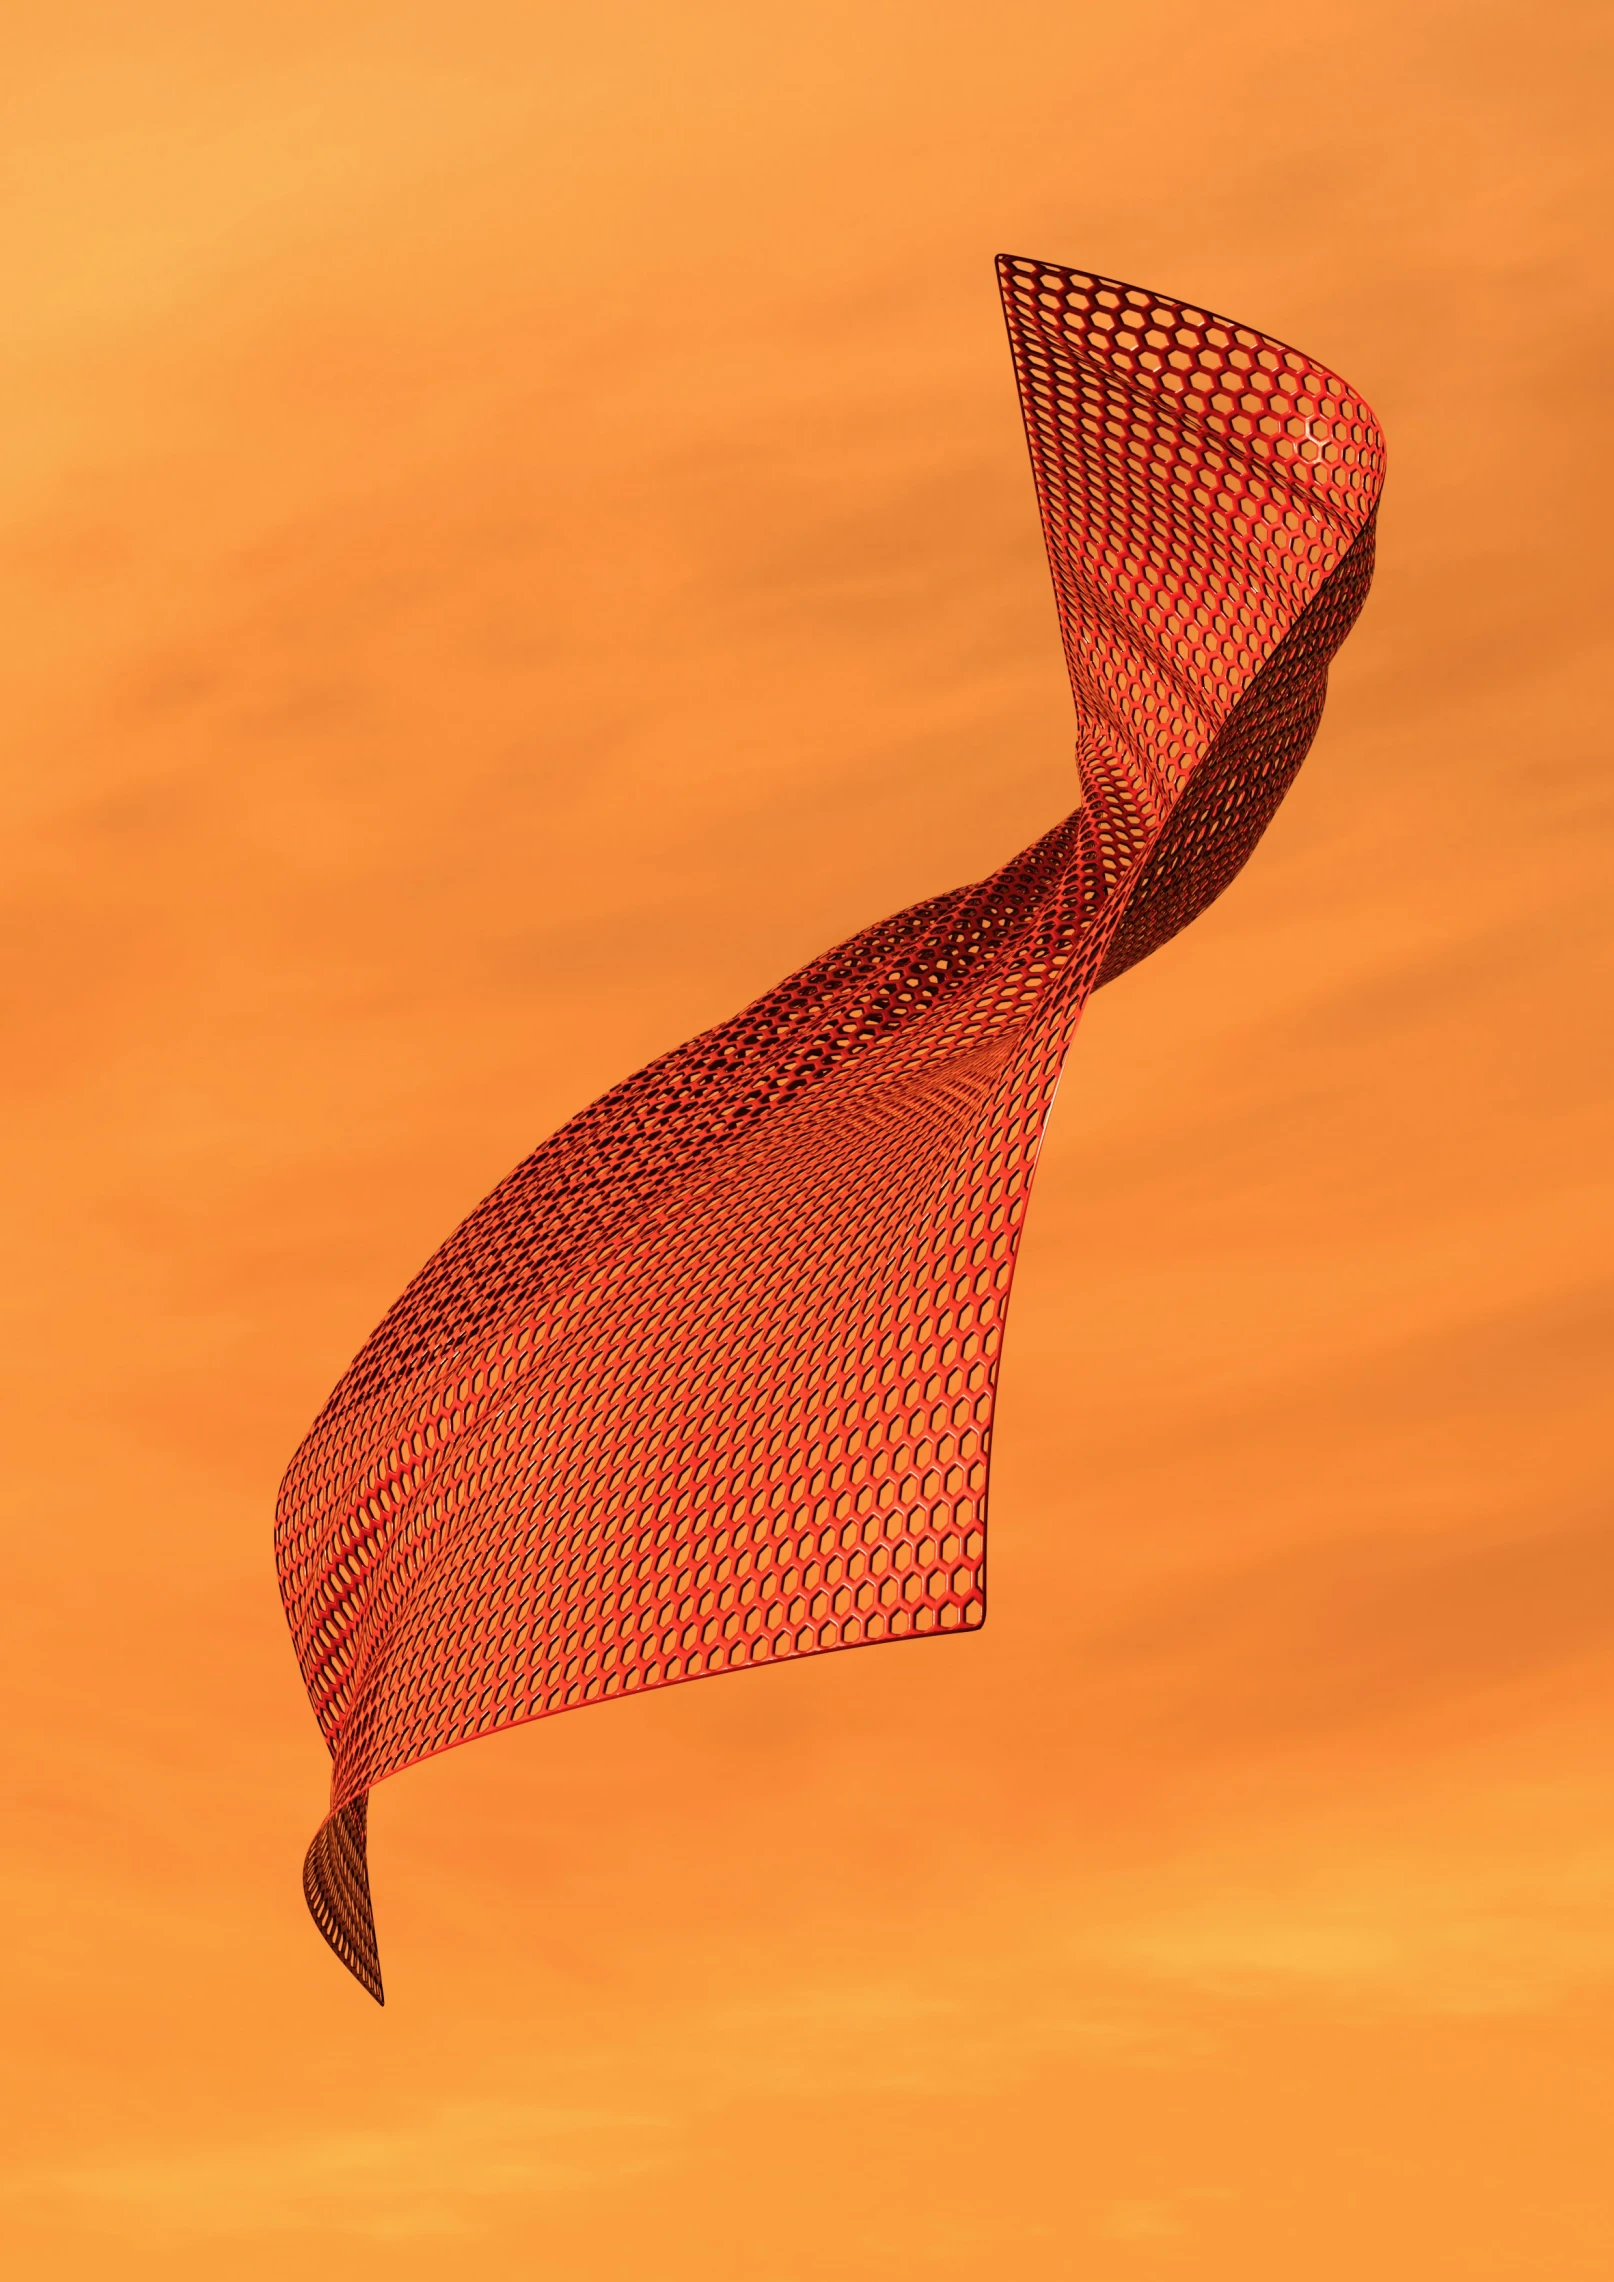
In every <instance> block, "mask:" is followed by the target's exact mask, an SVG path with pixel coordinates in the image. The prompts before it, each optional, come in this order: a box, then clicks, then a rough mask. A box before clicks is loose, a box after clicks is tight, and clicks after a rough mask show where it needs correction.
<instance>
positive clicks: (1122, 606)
mask: <svg viewBox="0 0 1614 2282" xmlns="http://www.w3.org/2000/svg"><path fill="white" fill-rule="evenodd" d="M998 275H999V283H1000V287H1001V291H1002V297H1003V307H1004V312H1005V315H1006V318H1007V323H1008V333H1009V344H1010V349H1011V353H1012V356H1013V360H1014V370H1015V376H1016V380H1017V382H1018V386H1019V393H1020V402H1021V406H1022V409H1023V412H1024V417H1025V427H1026V435H1027V440H1028V442H1029V445H1030V451H1031V464H1032V473H1033V477H1034V480H1035V484H1036V492H1037V501H1038V506H1039V508H1040V511H1041V517H1042V526H1043V531H1044V535H1045V538H1046V541H1047V548H1048V559H1049V563H1050V566H1051V569H1052V572H1053V581H1054V590H1055V596H1056V600H1057V605H1058V612H1059V623H1060V628H1061V632H1062V635H1063V639H1064V646H1065V655H1066V658H1067V661H1068V663H1069V668H1070V679H1071V686H1072V690H1073V692H1074V696H1075V703H1076V723H1077V769H1078V776H1079V781H1080V788H1081V800H1080V805H1079V806H1078V807H1077V808H1076V810H1075V812H1074V813H1073V814H1072V815H1071V816H1069V817H1068V818H1067V819H1066V820H1065V821H1064V822H1063V823H1061V824H1059V825H1057V826H1056V827H1055V828H1054V829H1053V830H1052V831H1051V832H1049V833H1047V834H1046V835H1045V836H1044V837H1043V838H1042V839H1040V840H1038V841H1037V842H1035V844H1034V845H1033V846H1031V847H1029V848H1027V849H1026V850H1025V851H1024V853H1023V854H1021V855H1019V856H1016V857H1015V858H1014V860H1013V861H1012V862H1010V863H1008V864H1006V865H1004V866H1003V868H1002V869H1001V870H1000V871H997V872H994V873H993V874H992V876H991V877H990V878H988V879H984V880H981V881H979V882H978V883H976V884H975V885H973V886H969V887H963V888H959V889H957V890H955V891H954V892H952V893H950V894H947V895H941V896H936V897H933V898H932V899H930V900H929V901H927V902H924V903H920V904H916V905H915V906H913V908H912V909H910V910H907V911H903V912H899V913H898V914H897V915H896V916H895V917H894V918H891V919H887V920H885V921H883V922H881V924H879V925H878V926H875V927H871V928H869V929H868V930H867V931H866V932H864V933H862V934H860V935H857V936H854V937H853V938H852V939H851V940H850V941H849V942H846V943H843V944H841V945H839V946H838V947H837V948H835V949H834V950H831V951H829V952H827V953H825V954H824V956H823V957H822V958H819V959H816V960H815V961H813V963H812V964H811V965H809V966H807V967H804V968H802V970H801V971H800V972H799V973H797V974H794V975H791V976H789V977H788V978H787V979H786V980H785V981H784V982H782V983H780V984H779V986H778V987H777V988H776V989H774V990H771V991H769V992H768V993H767V995H766V996H765V997H763V998H760V999H758V1000H757V1001H756V1003H755V1004H754V1005H752V1006H749V1007H747V1008H746V1009H745V1010H744V1012H743V1013H740V1014H738V1015H736V1016H734V1018H733V1019H732V1020H731V1021H728V1022H725V1023H722V1024H720V1025H719V1026H718V1027H717V1028H716V1029H714V1030H709V1031H707V1032H706V1033H705V1034H704V1035H702V1036H701V1037H698V1038H695V1039H692V1040H691V1041H690V1042H689V1043H688V1044H687V1045H684V1046H681V1047H679V1048H678V1049H677V1050H676V1051H675V1052H673V1053H670V1054H667V1055H665V1056H663V1057H662V1058H661V1059H660V1060H658V1061H655V1062H652V1063H651V1064H650V1065H649V1066H648V1067H647V1068H646V1069H643V1070H641V1071H640V1072H639V1073H638V1074H637V1075H636V1076H634V1077H631V1078H629V1079H628V1080H627V1081H626V1082H625V1083H624V1084H622V1085H619V1086H617V1087H616V1088H615V1089H614V1090H613V1091H612V1092H610V1093H608V1094H606V1095H605V1096H604V1097H603V1099H601V1100H600V1101H598V1102H596V1103H595V1104H594V1105H593V1106H592V1107H591V1108H588V1109H586V1110H584V1111H583V1112H582V1113H581V1114H580V1115H579V1116H577V1117H575V1118H573V1119H572V1120H571V1122H570V1123H569V1124H568V1125H566V1126H564V1127H563V1128H562V1129H561V1130H560V1131H559V1132H558V1133H556V1134H555V1135H554V1136H553V1137H552V1138H551V1139H550V1140H548V1141H546V1142H544V1143H543V1145H542V1146H541V1147H540V1148H538V1149H536V1150H535V1151H534V1152H533V1154H532V1155H531V1156H529V1157H528V1158H527V1159H526V1160H525V1162H524V1163H522V1164H520V1165H519V1166H517V1168H516V1169H515V1171H514V1172H512V1173H511V1174H510V1175H509V1176H508V1178H507V1179H505V1180H504V1181H502V1182H501V1183H500V1184H499V1186H498V1187H497V1188H496V1189H494V1191H493V1192H492V1194H491V1195H490V1196H488V1197H487V1198H486V1199H485V1200H484V1201H483V1202H482V1203H481V1204H480V1205H478V1206H477V1208H476V1210H475V1211H474V1212H472V1213H471V1215H470V1217H469V1218H468V1219H467V1220H466V1221H465V1222H464V1223H463V1224H462V1225H461V1226H460V1227H459V1228H458V1229H456V1230H455V1232H454V1234H453V1235H452V1236H450V1237H449V1239H448V1241H447V1242H446V1243H445V1244H444V1245H443V1246H442V1247H441V1249H440V1250H439V1251H438V1252H437V1253H435V1254H434V1256H433V1257H432V1258H431V1259H430V1260H429V1261H428V1262H427V1264H426V1266H425V1267H424V1268H423V1269H422V1270H421V1271H420V1273H419V1274H418V1275H417V1276H416V1277H415V1279H414V1281H413V1282H412V1283H411V1284H410V1286H409V1288H408V1289H407V1290H406V1291H405V1292H404V1294H403V1296H402V1297H401V1298H400V1299H399V1300H398V1301H397V1303H396V1305H395V1306H394V1307H393V1308H392V1309H391V1311H390V1312H389V1313H388V1315H387V1316H386V1317H385V1319H384V1320H383V1322H382V1323H381V1324H380V1326H379V1327H378V1328H377V1330H376V1331H375V1332H374V1334H373V1335H372V1336H371V1338H370V1339H369V1340H368V1341H367V1342H366V1344H365V1346H364V1347H363V1349H362V1350H361V1352H360V1353H359V1355H358V1356H357V1357H356V1358H355V1360H354V1362H353V1363H352V1365H351V1366H350V1368H349V1369H348V1371H347V1372H346V1374H345V1376H344V1377H343V1379H342V1380H341V1383H340V1384H339V1385H338V1386H337V1388H336V1389H335V1391H334V1393H333V1394H332V1395H331V1397H330V1399H329V1401H328V1402H327V1403H326V1405H325V1408H324V1409H323V1410H322V1412H321V1413H320V1415H319V1418H318V1419H317V1420H316V1422H315V1424H314V1426H313V1427H312V1429H311V1430H310V1432H309V1434H308V1436H307V1438H306V1440H305V1441H304V1442H303V1444H302V1447H301V1448H300V1449H299V1450H298V1452H297V1455H296V1457H295V1458H294V1459H293V1461H292V1464H291V1466H290V1468H289V1470H288V1471H287V1474H286V1477H285V1480H284V1483H283V1485H282V1488H281V1494H280V1500H279V1507H278V1514H277V1525H276V1553H277V1562H278V1568H279V1575H280V1582H281V1589H282V1594H283V1597H284V1602H285V1607H286V1612H287V1616H288V1619H289V1622H290V1625H291V1630H292V1636H293V1640H294V1642H295V1645H296V1650H297V1655H298V1658H299V1661H300V1664H301V1667H302V1671H303V1675H304V1678H305V1680H306V1682H307V1686H308V1691H309V1696H310V1699H311V1701H312V1703H313V1707H314V1711H315V1715H316V1717H317V1718H318V1720H319V1723H320V1727H321V1729H322V1731H323V1733H324V1735H325V1738H326V1741H327V1743H328V1745H329V1747H330V1752H331V1757H332V1761H333V1771H332V1787H331V1804H330V1812H329V1814H328V1816H327V1817H326V1820H325V1821H324V1822H323V1824H322V1825H321V1827H320V1829H319V1831H318V1832H317V1833H316V1835H315V1837H314V1840H313V1843H312V1845H311V1846H310V1848H309V1850H308V1855H307V1859H306V1862H305V1865H304V1873H303V1883H304V1891H305V1894H306V1896H307V1900H308V1905H309V1908H310V1910H311V1912H312V1914H313V1916H314V1919H315V1922H316V1923H317V1924H318V1926H319V1928H320V1930H321V1932H322V1933H323V1934H324V1936H325V1938H326V1940H327V1941H328V1942H329V1943H330V1945H331V1947H332V1948H333V1949H334V1950H335V1951H336V1953H337V1955H338V1956H339V1957H340V1958H341V1959H342V1961H343V1963H344V1964H345V1965H347V1966H348V1968H349V1969H350V1970H351V1971H352V1972H353V1973H354V1975H355V1976H356V1977H357V1978H358V1979H359V1980H360V1981H361V1982H362V1983H363V1985H364V1986H365V1988H367V1989H368V1990H369V1991H370V1993H371V1994H372V1995H373V1996H374V1997H375V1998H376V1999H377V2000H378V2001H379V2000H380V1999H381V1996H382V1982H381V1968H380V1958H379V1953H378V1948H377V1942H376V1934H375V1924H374V1918H373V1915H372V1910H371V1901H370V1886H369V1874H368V1868H367V1862H366V1817H367V1807H368V1799H369V1793H370V1791H371V1789H372V1787H373V1786H374V1785H375V1784H376V1783H378V1782H379V1781H380V1780H381V1779H382V1778H383V1777H384V1776H387V1775H392V1774H396V1773H397V1772H398V1771H399V1770H400V1769H402V1768H405V1767H408V1766H411V1765H413V1764H414V1763H416V1762H417V1761H419V1760H422V1759H426V1758H429V1757H430V1756H432V1755H433V1754H434V1753H437V1752H440V1751H446V1750H449V1749H450V1748H452V1747H453V1746H455V1745H456V1744H461V1743H464V1742H467V1741H469V1740H470V1739H472V1738H473V1737H476V1736H480V1735H488V1734H491V1733H493V1732H495V1731H496V1730H499V1729H502V1728H508V1727H513V1726H515V1725H517V1724H518V1723H520V1722H522V1721H525V1720H532V1719H540V1718H544V1717H546V1716H548V1715H550V1714H553V1713H556V1712H563V1711H569V1710H571V1709H573V1708H574V1707H575V1706H578V1705H582V1704H589V1703H596V1702H599V1701H601V1700H603V1699H605V1698H607V1697H612V1696H622V1695H631V1694H633V1693H635V1692H638V1691H642V1690H645V1689H650V1688H657V1687H666V1686H669V1685H672V1684H674V1683H677V1682H682V1681H686V1680H694V1679H699V1678H702V1677H705V1676H708V1675H712V1674H717V1673H724V1672H734V1671H742V1670H751V1669H754V1668H755V1667H756V1666H758V1665H763V1664H768V1663H773V1662H778V1661H780V1660H784V1659H789V1658H795V1657H801V1656H812V1655H822V1654H824V1653H825V1652H826V1651H829V1650H834V1649H844V1648H854V1647H861V1646H864V1645H866V1644H870V1643H874V1642H879V1641H891V1640H902V1639H911V1638H917V1637H922V1636H925V1635H931V1636H936V1637H940V1636H943V1635H946V1634H948V1633H956V1632H963V1631H967V1630H968V1629H970V1628H971V1627H973V1626H977V1625H979V1624H980V1623H981V1621H982V1619H983V1617H984V1615H985V1609H986V1597H985V1571H984V1553H985V1528H986V1492H987V1469H988V1460H989V1454H990V1447H991V1433H992V1408H993V1395H994V1388H995V1384H996V1379H997V1372H998V1362H999V1356H1000V1352H1001V1342H1002V1338H1003V1329H1004V1318H1005V1311H1006V1309H1007V1305H1008V1298H1009V1287H1010V1282H1011V1278H1012V1275H1013V1271H1014V1262H1015V1254H1016V1250H1017V1247H1018V1244H1019V1239H1020V1231H1021V1226H1022V1221H1023V1217H1024V1213H1025V1208H1026V1201H1027V1196H1028V1192H1029V1190H1030V1185H1031V1180H1032V1175H1033V1172H1034V1170H1035V1167H1036V1162H1037V1153H1038V1149H1039V1146H1040V1142H1041V1138H1042V1131H1043V1125H1044V1122H1045V1119H1046V1117H1047V1114H1048V1110H1049V1106H1050V1103H1051V1101H1052V1097H1053V1092H1054V1088H1055V1085H1056V1082H1057V1080H1058V1077H1059V1073H1060V1068H1061V1065H1062V1063H1063V1061H1064V1057H1065V1053H1066V1050H1067V1048H1068V1046H1069V1044H1070V1041H1071V1037H1072V1034H1073V1032H1074V1029H1075V1026H1076V1022H1077V1019H1078V1017H1079V1015H1080V1012H1081V1009H1082V1005H1083V1003H1084V1001H1085V999H1086V997H1087V995H1088V993H1089V992H1090V991H1091V990H1093V989H1094V988H1095V987H1096V986H1097V985H1099V984H1101V983H1104V982H1108V981H1110V980H1111V979H1112V978H1113V977H1114V976H1116V975H1119V974H1121V973H1122V972H1124V971H1125V969H1126V968H1128V967H1130V966H1132V965H1134V964H1135V963H1136V962H1137V961H1138V960H1139V959H1141V958H1143V957H1145V956H1146V955H1147V954H1148V953H1149V952H1150V951H1152V950H1154V949H1155V948H1156V947H1157V946H1158V945H1159V944H1161V943H1163V942H1165V941H1166V940H1167V939H1168V938H1169V937H1170V936H1172V935H1174V934H1175V933H1176V932H1177V931H1178V930H1179V929H1180V928H1182V927H1184V926H1185V925H1187V923H1188V922H1189V921H1190V920H1191V919H1192V918H1194V916H1195V915H1196V914H1197V913H1198V912H1200V911H1201V910H1203V909H1204V907H1205V906H1206V905H1207V904H1208V903H1209V902H1210V901H1211V900H1212V898H1213V897H1215V896H1217V895H1219V894H1220V893H1221V891H1222V890H1223V888H1224V887H1226V885H1227V884H1228V882H1229V881H1230V880H1231V879H1232V877H1233V876H1234V874H1235V873H1236V872H1237V871H1238V870H1239V868H1240V866H1241V865H1242V864H1243V863H1244V862H1245V860H1246V858H1247V857H1248V856H1249V854H1250V852H1251V850H1252V849H1253V847H1254V846H1255V843H1256V841H1257V839H1258V838H1259V837H1260V834H1261V832H1262V831H1263V829H1264V828H1265V826H1266V824H1267V822H1268V821H1269V819H1270V818H1271V816H1272V814H1273V811H1274V810H1275V808H1276V807H1277V804H1278V802H1279V801H1280V800H1281V798H1282V797H1283V794H1284V792H1285V790H1286V789H1287V787H1288V785H1289V783H1290V780H1291V779H1292V778H1293V776H1294V773H1295V771H1296V769H1297V768H1298V767H1299V765H1300V762H1301V760H1302V758H1303V757H1304V754H1305V752H1306V749H1307V747H1308V746H1309V745H1310V743H1311V740H1312V737H1313V734H1314V732H1315V730H1316V726H1317V722H1318V718H1319V716H1320V713H1321V710H1322V704H1323V697H1324V691H1325V684H1326V674H1327V667H1328V662H1329V659H1330V658H1331V656H1332V655H1333V653H1334V651H1335V650H1336V649H1337V648H1338V646H1339V644H1340V643H1341V642H1342V641H1343V639H1344V637H1345V635H1346V634H1347V632H1348V631H1349V629H1350V626H1351V624H1352V622H1353V620H1354V618H1355V616H1356V614H1357V612H1358V610H1359V609H1360V607H1361V604H1362V601H1363V598H1364V596H1365V594H1366V591H1367V586H1368V581H1369V578H1370V576H1371V573H1372V561H1373V530H1374V518H1375V514H1376V509H1377V503H1378V497H1379V490H1380V485H1381V481H1382V474H1383V442H1382V438H1381V435H1380V432H1379V428H1378V425H1377V423H1376V421H1375V420H1374V418H1373V415H1372V413H1371V412H1370V411H1369V410H1368V408H1367V406H1366V405H1365V404H1364V403H1363V402H1362V401H1361V399H1360V398H1359V397H1357V396H1356V395H1355V393H1354V392H1353V391H1352V390H1351V389H1350V388H1349V387H1347V385H1346V384H1345V383H1344V382H1343V381H1342V380H1340V379H1338V378H1337V377H1336V376H1335V375H1334V374H1333V373H1331V372H1329V371H1328V370H1326V369H1325V368H1324V367H1323V366H1322V365H1321V364H1319V363H1318V362H1317V360H1316V359H1315V358H1313V357H1308V356H1305V355H1302V354H1301V353H1300V352H1298V351H1297V350H1294V349H1291V348H1288V347H1285V346H1284V345H1283V344H1282V343H1281V342H1278V341H1275V340H1271V339H1269V338H1267V337H1266V336H1265V335H1264V334H1261V333H1258V332H1255V331H1253V330H1252V329H1251V328H1250V327H1249V326H1246V325H1240V324H1237V323H1235V322H1233V321H1232V320H1230V319H1227V318H1221V317H1217V316H1215V315H1213V314H1212V313H1211V312H1209V311H1206V310H1201V309H1196V308H1193V307H1190V306H1188V305H1186V304H1184V303H1181V302H1178V301H1175V300H1172V299H1170V298H1169V297H1168V296H1166V295H1164V294H1158V293H1151V292H1148V291H1145V290H1142V289H1140V288H1138V287H1135V286H1131V285H1126V284H1123V283H1120V282H1118V281H1116V280H1114V279H1111V278H1103V277H1095V276H1090V275H1088V274H1086V273H1085V272H1082V271H1080V270H1072V269H1065V268H1060V267H1056V266H1055V265H1053V264H1051V263H1047V262H1039V261H1029V260H1022V259H1018V258H1015V257H1010V256H1003V257H1001V258H1000V260H999V263H998Z"/></svg>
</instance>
